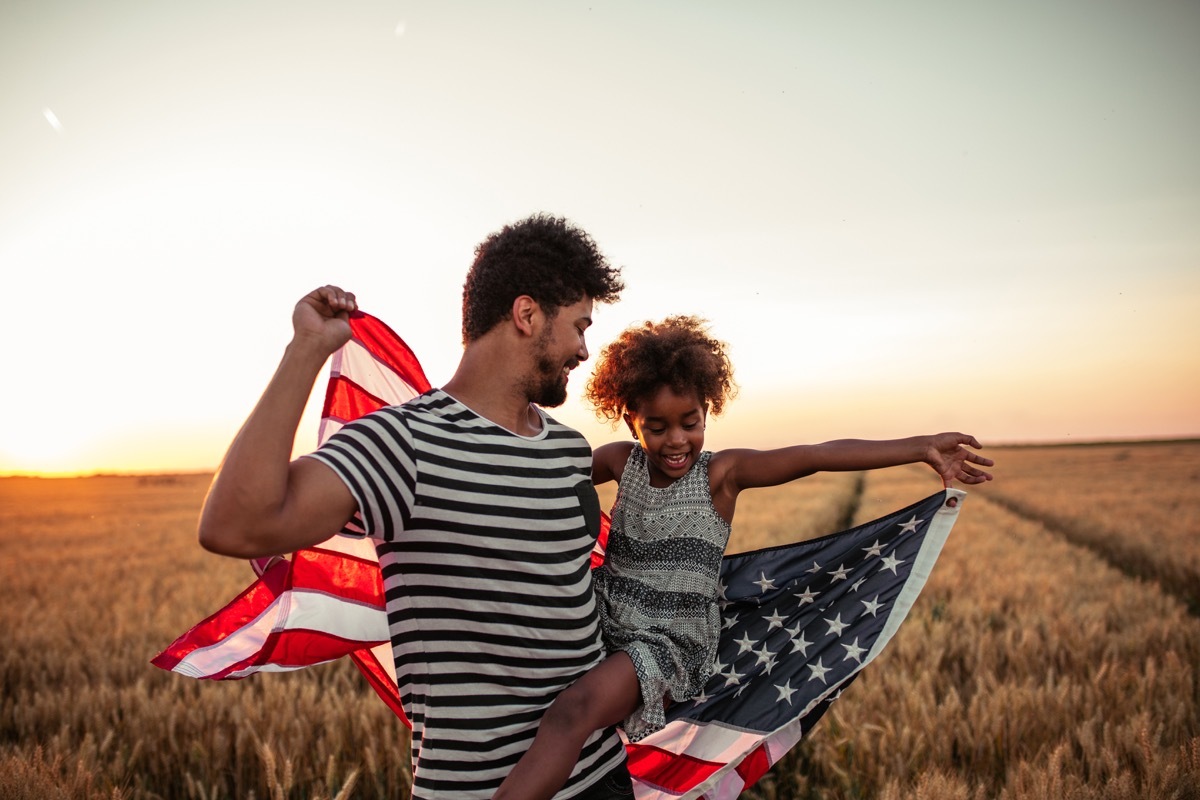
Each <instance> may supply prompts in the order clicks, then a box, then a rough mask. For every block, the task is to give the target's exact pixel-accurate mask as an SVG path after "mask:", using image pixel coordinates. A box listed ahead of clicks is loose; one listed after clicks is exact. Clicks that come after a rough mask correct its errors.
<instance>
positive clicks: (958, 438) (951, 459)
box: [925, 433, 995, 488]
mask: <svg viewBox="0 0 1200 800" xmlns="http://www.w3.org/2000/svg"><path fill="white" fill-rule="evenodd" d="M964 445H966V446H969V447H974V448H981V447H983V445H981V444H980V443H979V440H978V439H976V438H975V437H974V436H968V435H967V434H965V433H937V434H934V435H933V436H930V437H929V446H928V447H927V448H926V451H925V463H926V464H928V465H929V466H931V467H933V469H934V471H936V472H937V474H938V475H941V476H942V484H943V485H944V486H945V487H946V488H950V485H951V484H952V483H953V482H954V481H956V480H957V481H961V482H962V483H969V484H973V483H985V482H987V481H990V480H991V479H992V474H991V473H990V472H984V471H983V470H981V469H978V468H977V467H975V466H974V465H975V464H978V465H980V466H983V467H990V466H992V465H993V464H995V462H994V461H992V460H991V459H990V458H984V457H983V456H981V455H979V454H978V453H973V452H971V451H970V450H967V449H966V447H964Z"/></svg>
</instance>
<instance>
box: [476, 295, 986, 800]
mask: <svg viewBox="0 0 1200 800" xmlns="http://www.w3.org/2000/svg"><path fill="white" fill-rule="evenodd" d="M734 391H735V387H734V383H733V368H732V365H731V364H730V361H729V358H728V356H727V355H726V353H725V348H724V345H723V344H722V343H721V342H719V341H716V340H715V339H713V338H712V337H711V336H710V335H709V334H708V332H707V330H706V328H705V324H704V321H703V320H700V319H698V318H696V317H690V316H677V317H669V318H667V319H666V320H664V321H663V322H661V323H657V324H656V323H651V322H647V323H645V324H644V325H642V326H638V327H633V328H629V329H627V330H625V331H624V332H623V333H622V334H621V335H620V336H619V337H618V338H617V339H616V341H614V342H613V343H612V344H610V345H608V346H607V347H605V348H604V350H603V352H602V353H601V355H600V360H599V363H598V364H597V365H596V370H595V373H594V374H593V376H592V379H591V380H590V382H589V383H588V387H587V394H586V396H587V399H588V400H589V401H590V402H591V403H592V404H593V405H594V406H595V408H596V413H597V416H600V417H602V418H606V419H609V420H611V421H612V422H613V424H614V425H616V424H618V422H619V420H622V419H623V420H624V421H625V424H626V425H628V426H629V430H630V432H631V433H632V434H633V437H634V439H636V440H637V441H636V443H635V442H616V443H612V444H608V445H604V446H602V447H599V448H597V449H596V451H595V453H594V454H593V458H592V481H593V483H596V484H601V483H605V482H607V481H610V480H615V481H617V482H618V484H619V485H618V489H617V499H616V502H615V503H614V505H613V508H612V527H611V529H610V532H609V539H608V547H607V554H606V558H605V563H604V564H603V566H601V567H598V568H597V569H596V570H595V571H594V572H593V578H594V581H595V587H596V598H597V604H598V607H599V613H600V625H601V629H602V631H603V634H604V639H605V644H606V646H607V647H608V650H609V653H610V655H609V657H608V658H607V659H606V660H605V661H604V662H602V663H601V664H600V665H599V666H597V667H596V668H595V669H593V670H592V671H591V672H589V673H588V674H587V675H585V676H584V677H583V678H581V679H579V680H578V681H577V682H576V683H575V684H574V685H572V686H570V687H569V688H568V689H566V690H565V691H563V692H562V694H560V695H559V697H558V698H557V699H556V700H555V701H554V703H553V704H552V705H551V706H550V708H549V709H548V710H547V712H546V714H545V716H544V717H543V719H542V723H541V726H540V727H539V729H538V734H537V737H536V738H535V739H534V742H533V745H532V746H531V747H530V749H529V750H528V752H527V753H526V754H525V755H524V756H523V757H522V758H521V760H520V762H519V763H518V764H517V765H516V767H514V768H513V771H512V772H511V773H510V774H509V776H508V777H507V778H506V779H505V781H504V783H503V784H502V785H501V787H500V791H499V792H498V793H497V794H496V795H495V797H496V800H502V798H504V799H507V798H523V799H531V798H549V797H552V796H553V795H554V793H555V792H556V791H557V790H558V789H560V788H561V787H562V786H563V785H564V784H565V783H566V780H567V778H568V777H569V776H570V774H571V770H572V769H573V767H574V765H575V762H576V761H577V760H578V758H579V754H580V750H581V748H582V747H583V745H584V743H585V741H586V739H587V737H588V736H590V735H591V734H592V733H593V732H595V731H597V730H600V729H603V728H606V727H608V726H610V725H614V724H616V723H618V722H621V721H624V725H623V727H624V730H625V734H626V735H627V736H628V738H629V739H630V740H631V741H638V740H639V739H642V738H644V737H646V736H648V735H649V734H651V733H653V732H654V731H656V730H659V729H660V728H662V727H663V725H664V724H665V720H664V710H665V707H666V705H667V704H668V703H673V702H679V701H682V700H687V699H689V698H691V697H693V696H695V695H696V694H698V693H699V691H700V690H701V689H702V688H703V686H704V684H705V683H706V682H707V681H708V679H709V677H710V676H711V674H712V670H713V664H714V659H715V654H716V648H717V638H718V635H719V633H720V630H721V618H720V613H719V609H718V604H717V598H718V580H719V572H720V568H721V559H722V556H723V555H724V552H725V545H726V543H727V542H728V540H729V533H730V523H731V522H732V521H733V512H734V507H735V506H736V504H737V498H738V494H739V493H740V492H741V491H742V490H744V489H750V488H753V487H763V486H777V485H779V484H782V483H787V482H788V481H792V480H795V479H797V478H802V477H804V476H805V475H811V474H812V473H814V472H828V471H844V470H866V469H878V468H881V467H891V466H896V465H900V464H909V463H919V462H923V463H926V464H928V465H929V466H931V467H932V468H933V469H934V470H935V471H936V472H937V473H938V474H939V475H940V476H941V478H942V481H943V483H944V485H946V486H949V485H950V483H951V481H952V480H959V481H962V482H963V483H968V484H975V483H982V482H984V481H988V480H991V478H992V476H991V475H990V474H989V473H987V472H983V471H981V470H980V469H978V468H977V467H975V466H973V465H975V464H978V465H981V466H985V467H988V466H991V465H992V463H993V462H992V461H991V460H990V459H987V458H984V457H982V456H979V455H977V454H976V453H973V452H971V451H969V450H966V449H965V448H964V447H963V445H968V446H970V447H975V448H978V447H980V444H979V442H977V441H976V440H975V438H974V437H973V436H967V435H965V434H961V433H940V434H936V435H932V436H914V437H911V438H908V439H893V440H888V441H865V440H858V439H843V440H838V441H832V442H826V443H824V444H817V445H796V446H793V447H785V448H780V449H777V450H763V451H759V450H740V449H738V450H722V451H720V452H718V453H711V452H708V451H705V450H704V449H703V447H704V429H705V425H706V423H707V421H708V415H709V413H712V414H713V415H717V414H719V413H720V412H721V411H722V409H723V408H724V405H725V402H726V400H727V399H729V398H730V397H731V396H732V394H733V393H734Z"/></svg>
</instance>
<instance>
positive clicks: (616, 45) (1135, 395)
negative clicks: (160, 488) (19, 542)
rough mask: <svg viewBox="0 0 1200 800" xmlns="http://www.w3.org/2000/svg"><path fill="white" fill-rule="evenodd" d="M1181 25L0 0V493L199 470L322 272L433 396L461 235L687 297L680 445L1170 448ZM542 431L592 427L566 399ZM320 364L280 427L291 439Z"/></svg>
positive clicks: (1186, 427) (1189, 265) (1192, 404)
mask: <svg viewBox="0 0 1200 800" xmlns="http://www.w3.org/2000/svg"><path fill="white" fill-rule="evenodd" d="M1197 41H1200V6H1197V5H1196V4H1180V3H1170V2H1165V0H1153V1H1152V2H1148V3H1145V4H1140V5H1138V6H1129V5H1123V4H1095V3H1086V2H1083V0H1069V1H1068V2H1064V3H1059V4H1054V5H1053V7H1047V6H1045V5H1044V4H1039V3H1035V2H1032V1H1031V0H1025V1H1023V2H1018V3H1014V4H1006V5H1003V6H994V7H984V6H980V7H963V6H961V5H959V4H951V3H944V2H933V0H928V1H926V0H919V2H916V3H911V4H903V5H901V6H895V5H891V4H884V3H872V4H868V5H867V6H863V5H861V4H859V5H855V6H853V7H840V6H836V5H830V4H822V3H807V2H805V3H796V4H778V3H747V4H739V5H737V6H733V5H729V6H722V5H704V6H700V5H695V4H688V3H663V4H653V5H646V4H634V3H614V4H604V5H594V6H588V5H586V4H580V3H570V2H568V3H559V4H534V3H510V4H505V5H504V6H503V7H499V6H495V5H492V4H486V3H460V4H453V5H443V4H434V3H420V2H418V3H408V4H402V5H400V6H397V5H395V4H393V3H385V2H370V1H368V2H361V3H355V4H352V5H329V6H321V5H314V6H296V5H294V4H287V3H281V2H273V1H272V2H263V3H255V4H251V5H246V4H240V3H232V2H217V3H215V4H204V5H201V6H197V5H195V4H185V3H180V2H166V3H151V2H148V1H147V0H114V2H107V3H103V4H84V5H78V4H70V5H68V4H66V3H63V2H60V1H59V0H49V2H44V3H36V4H35V3H13V4H5V6H4V7H3V8H0V75H2V76H3V78H2V84H0V85H2V86H3V92H0V115H2V118H0V121H2V122H3V124H2V125H0V173H2V174H3V175H4V179H3V180H2V181H0V269H2V270H3V274H4V275H5V276H6V278H7V279H8V281H9V283H10V286H11V290H10V291H11V292H12V295H13V296H12V297H11V298H10V302H9V304H8V306H9V308H8V309H7V311H6V314H5V315H4V316H3V318H2V319H3V321H2V322H0V325H2V326H3V329H2V330H3V333H4V335H5V340H6V341H8V342H9V343H10V354H11V356H10V357H11V358H12V364H11V365H10V367H9V369H8V371H7V372H8V376H9V377H8V380H7V381H6V383H5V387H6V389H7V391H5V392H4V393H3V395H0V398H2V399H0V411H2V412H3V413H4V416H5V418H6V419H8V420H10V428H12V430H11V431H9V432H8V433H6V435H5V436H4V437H0V475H13V474H41V475H75V474H92V473H151V472H199V471H208V470H212V469H214V468H215V467H216V466H217V464H218V463H219V461H220V458H221V456H222V454H223V453H224V450H225V448H226V447H227V445H228V444H229V441H230V440H231V438H232V437H233V435H234V434H235V433H236V431H237V429H238V427H239V426H240V425H241V423H242V421H243V420H244V419H245V417H246V415H247V414H248V413H249V411H250V409H251V408H252V407H253V404H254V402H255V400H256V399H257V397H258V395H259V393H260V392H261V391H262V389H263V388H264V387H265V385H266V382H267V380H268V379H269V378H270V376H271V373H272V371H273V370H274V368H275V365H276V364H277V362H278V360H279V358H280V356H281V355H282V353H283V348H284V346H285V345H286V343H287V341H288V339H289V337H290V315H291V309H292V306H293V305H294V303H295V302H296V300H297V299H298V298H299V297H300V296H302V295H303V294H305V293H306V292H308V291H309V290H311V289H312V288H314V287H316V286H319V285H322V284H325V283H335V284H338V285H341V286H343V287H345V288H347V289H350V290H352V291H354V292H355V293H356V294H357V295H358V297H359V301H360V304H361V306H362V308H363V309H364V310H366V311H368V312H369V313H372V314H374V315H376V316H378V317H380V318H381V319H383V320H384V321H385V322H387V323H388V324H389V325H391V326H392V327H393V328H395V329H396V330H397V331H398V332H399V333H400V335H401V336H403V337H404V338H405V339H406V340H407V341H408V343H409V344H410V345H411V346H412V348H413V350H414V351H415V352H416V353H417V355H418V357H419V358H420V359H421V361H422V363H423V364H424V366H425V370H426V372H427V374H428V375H429V378H430V380H431V381H432V382H433V383H434V385H439V384H440V383H442V382H444V381H445V380H446V379H447V378H448V377H449V376H450V374H451V373H452V371H453V370H454V368H455V366H456V365H457V361H458V355H459V353H460V344H459V312H460V292H461V285H462V279H463V276H464V275H465V272H466V269H467V267H468V266H469V264H470V261H471V258H472V253H473V249H474V247H475V245H476V244H477V243H478V242H479V241H480V240H481V239H482V238H484V237H485V236H486V235H487V234H488V233H490V232H492V231H494V230H496V229H498V228H499V227H500V226H502V225H503V224H505V223H507V222H511V221H514V220H516V219H520V218H522V217H524V216H527V215H528V214H530V213H533V212H535V211H546V212H549V213H553V214H557V215H562V216H565V217H567V218H569V219H571V220H572V221H574V222H575V223H577V224H578V225H580V226H581V227H583V228H584V229H586V230H587V231H589V232H590V233H591V234H592V235H593V236H594V237H595V239H596V241H597V242H598V244H599V245H600V248H601V249H602V250H603V251H604V252H605V254H606V255H607V256H608V257H609V258H610V259H611V261H612V262H613V263H615V264H618V265H621V266H622V267H623V270H624V277H625V280H626V286H627V288H626V291H625V293H624V295H623V298H622V300H621V302H619V303H617V304H615V305H611V306H598V307H597V309H596V313H595V325H594V327H593V328H592V329H591V330H590V331H589V338H588V343H589V346H590V348H591V351H592V353H593V355H594V354H596V353H598V352H599V350H600V348H601V347H602V346H603V345H604V344H605V343H606V342H607V341H609V340H610V339H611V338H613V337H614V336H615V335H616V333H617V332H618V331H620V330H621V329H622V328H623V327H625V326H626V325H629V324H634V323H638V322H641V321H642V320H645V319H658V318H661V317H664V316H667V315H669V314H677V313H694V314H699V315H701V316H704V317H706V318H708V319H710V320H711V322H712V329H713V331H714V333H715V334H716V335H717V336H719V337H720V338H722V339H723V340H725V341H726V342H728V344H729V348H730V353H731V355H732V357H733V361H734V367H735V370H736V378H737V381H738V383H739V386H740V393H739V395H738V397H737V398H736V399H735V400H734V401H733V402H732V403H731V404H730V405H729V407H728V410H727V412H726V413H725V415H723V416H722V417H720V418H718V419H716V420H714V422H713V423H712V424H710V426H709V432H708V441H707V444H708V446H709V447H712V448H714V449H720V448H722V447H730V446H748V447H760V448H761V447H773V446H782V445H786V444H794V443H798V442H810V441H824V440H827V439H833V438H843V437H862V438H886V437H894V436H905V435H910V434H914V433H929V432H934V431H936V430H951V429H956V430H965V431H967V432H970V433H973V434H975V435H976V436H978V437H979V439H980V440H982V441H983V442H984V443H985V445H987V444H993V445H999V444H1010V443H1044V442H1088V441H1102V440H1135V439H1174V438H1192V437H1197V436H1200V149H1198V148H1197V147H1196V145H1195V143H1196V142H1197V141H1200V93H1197V92H1196V91H1195V85H1196V81H1197V79H1200V48H1197V47H1196V46H1195V43H1196V42H1197ZM590 367H591V363H590V362H589V363H585V364H584V365H583V366H582V367H581V368H580V369H579V370H577V371H576V372H575V373H574V374H573V375H572V377H571V382H570V385H571V393H570V396H569V398H568V401H567V403H566V405H564V406H563V407H562V408H561V409H556V410H552V411H551V414H552V415H554V416H555V417H557V418H559V419H561V420H562V421H563V422H566V423H568V424H571V425H573V426H575V427H577V428H579V429H580V430H581V431H582V432H583V433H584V434H585V435H586V436H587V437H588V439H589V441H591V442H592V444H593V445H599V444H602V443H604V442H606V441H611V440H613V439H615V438H624V436H625V435H626V434H625V433H624V432H623V431H622V430H616V431H614V430H612V429H611V428H610V427H609V426H607V425H603V424H601V423H599V422H598V421H596V420H595V418H594V417H593V416H592V414H591V412H590V411H589V409H587V408H586V407H584V405H583V404H582V402H581V400H580V393H581V389H582V387H583V384H584V383H585V382H586V378H587V374H588V372H589V371H590ZM323 381H324V378H321V379H320V380H318V384H317V386H316V387H315V389H314V400H313V402H312V403H310V406H309V410H308V413H307V414H306V416H305V419H304V422H303V424H302V427H301V430H300V432H299V434H298V437H297V453H299V452H303V451H306V450H308V449H311V447H312V446H313V445H314V444H315V438H316V424H317V415H318V413H319V400H320V396H321V395H322V394H323V391H324V386H323Z"/></svg>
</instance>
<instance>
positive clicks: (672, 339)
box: [584, 315, 737, 427]
mask: <svg viewBox="0 0 1200 800" xmlns="http://www.w3.org/2000/svg"><path fill="white" fill-rule="evenodd" d="M663 386H670V387H671V389H672V390H673V391H675V392H677V393H679V394H683V393H685V392H689V391H694V392H696V394H697V395H698V396H699V397H700V401H701V402H702V403H704V404H706V405H707V406H708V409H709V411H710V412H711V413H713V414H714V415H715V414H720V413H721V410H722V409H723V408H724V407H725V402H726V401H727V400H729V399H731V398H732V397H733V396H734V395H735V394H737V385H736V384H735V383H734V382H733V364H732V362H730V360H729V356H728V355H727V354H726V353H725V343H724V342H721V341H718V340H717V339H714V338H713V337H712V336H711V335H709V333H708V323H707V321H706V320H704V319H701V318H700V317H694V316H687V315H680V316H674V317H667V318H666V319H664V320H663V321H662V322H649V321H647V322H644V323H643V324H641V325H635V326H631V327H629V328H626V329H625V330H624V331H622V332H621V334H620V335H619V336H617V338H616V339H615V340H614V341H612V342H611V343H609V344H608V345H606V346H605V347H604V349H603V350H602V351H601V352H600V358H599V360H598V361H597V363H596V368H595V370H594V371H593V372H592V377H591V378H590V379H589V380H588V383H587V388H586V389H585V390H584V397H585V398H586V399H587V401H588V402H590V403H591V404H592V405H593V406H594V407H595V409H596V416H597V417H598V418H600V419H602V420H608V421H611V422H612V424H613V425H614V427H615V426H616V425H617V423H618V422H619V421H620V420H621V418H622V416H623V415H624V414H625V412H626V411H627V410H637V407H638V404H639V403H641V402H643V401H645V400H647V399H649V398H650V397H652V396H653V395H654V393H655V392H657V391H658V390H659V389H660V388H661V387H663Z"/></svg>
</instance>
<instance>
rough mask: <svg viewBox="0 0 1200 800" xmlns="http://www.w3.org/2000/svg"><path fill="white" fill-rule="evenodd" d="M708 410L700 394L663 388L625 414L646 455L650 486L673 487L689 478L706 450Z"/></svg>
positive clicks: (626, 421)
mask: <svg viewBox="0 0 1200 800" xmlns="http://www.w3.org/2000/svg"><path fill="white" fill-rule="evenodd" d="M707 415H708V409H707V407H706V406H705V405H704V403H703V402H701V400H700V397H699V395H697V394H696V392H694V391H693V392H687V393H685V394H676V393H675V392H674V390H672V389H671V387H669V386H663V387H661V388H660V389H659V390H658V391H657V392H655V393H654V394H653V395H652V396H651V397H650V398H648V399H647V400H644V401H642V402H641V403H639V404H638V407H637V410H636V411H634V410H632V409H631V410H629V411H626V412H625V424H626V425H628V426H629V430H631V431H633V435H634V436H635V437H636V438H637V440H638V444H640V445H641V446H642V449H643V450H645V451H646V458H647V461H648V462H649V464H650V485H651V486H655V487H658V488H662V487H664V486H670V485H671V484H672V483H674V482H675V481H677V480H679V479H680V478H682V477H683V476H684V475H686V474H687V471H688V470H689V469H691V468H692V465H693V464H695V463H696V459H697V458H698V457H699V455H700V452H701V450H703V449H704V423H705V418H706V417H707Z"/></svg>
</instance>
